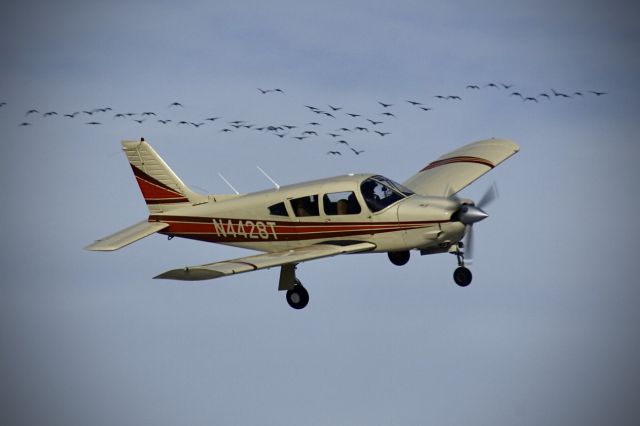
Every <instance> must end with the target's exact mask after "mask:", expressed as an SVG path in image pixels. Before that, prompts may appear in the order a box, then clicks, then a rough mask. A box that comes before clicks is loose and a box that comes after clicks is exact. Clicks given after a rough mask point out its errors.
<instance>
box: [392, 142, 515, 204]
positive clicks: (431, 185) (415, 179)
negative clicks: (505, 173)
mask: <svg viewBox="0 0 640 426" xmlns="http://www.w3.org/2000/svg"><path fill="white" fill-rule="evenodd" d="M519 150H520V147H519V146H518V145H517V144H516V143H514V142H512V141H509V140H504V139H487V140H482V141H479V142H474V143H471V144H469V145H465V146H463V147H462V148H459V149H456V150H455V151H452V152H450V153H448V154H445V155H443V156H442V157H440V158H438V159H437V160H436V161H434V162H432V163H429V164H427V165H426V166H425V167H424V168H423V169H422V170H420V171H419V172H418V173H416V174H415V175H413V176H412V177H410V178H409V179H408V180H407V181H405V182H404V183H403V185H404V186H406V187H407V188H409V189H411V190H413V191H415V192H416V193H418V194H421V195H427V196H438V197H441V196H445V197H448V196H451V195H454V194H455V193H457V192H459V191H461V190H462V189H464V188H465V187H467V186H468V185H469V184H471V183H473V182H474V181H475V180H476V179H478V178H479V177H480V176H482V175H484V174H485V173H487V172H488V171H490V170H491V169H493V168H494V167H496V166H497V165H498V164H500V163H502V162H503V161H504V160H506V159H508V158H509V157H511V156H512V155H514V154H515V153H517V152H518V151H519Z"/></svg>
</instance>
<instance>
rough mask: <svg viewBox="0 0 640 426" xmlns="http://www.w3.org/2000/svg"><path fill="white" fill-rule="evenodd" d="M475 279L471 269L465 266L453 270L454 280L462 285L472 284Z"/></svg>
mask: <svg viewBox="0 0 640 426" xmlns="http://www.w3.org/2000/svg"><path fill="white" fill-rule="evenodd" d="M472 279H473V275H472V274H471V271H470V270H469V269H467V268H465V267H464V266H460V267H459V268H457V269H456V270H455V271H453V280H454V281H455V282H456V284H458V285H459V286H460V287H466V286H468V285H469V284H471V280H472Z"/></svg>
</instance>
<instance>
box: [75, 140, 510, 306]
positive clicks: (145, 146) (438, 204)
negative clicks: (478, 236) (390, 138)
mask: <svg viewBox="0 0 640 426" xmlns="http://www.w3.org/2000/svg"><path fill="white" fill-rule="evenodd" d="M122 148H123V150H124V152H125V154H126V156H127V158H128V160H129V163H130V165H131V168H132V170H133V174H134V176H135V179H136V181H137V182H138V185H139V187H140V190H141V192H142V196H143V197H144V200H145V202H146V204H147V207H148V209H149V216H148V218H147V219H145V220H143V221H141V222H139V223H136V224H135V225H132V226H130V227H128V228H125V229H123V230H121V231H119V232H116V233H115V234H112V235H109V236H107V237H104V238H102V239H100V240H97V241H96V242H94V243H93V244H91V245H89V246H87V247H86V249H87V250H95V251H111V250H117V249H120V248H122V247H124V246H126V245H128V244H131V243H133V242H135V241H138V240H140V239H142V238H144V237H147V236H149V235H151V234H154V233H160V234H163V235H167V236H168V237H169V239H171V238H173V237H182V238H190V239H194V240H200V241H207V242H213V243H220V244H228V245H231V246H237V247H243V248H247V249H253V250H258V251H261V252H263V253H262V254H257V255H252V256H246V257H242V258H238V259H232V260H226V261H221V262H214V263H208V264H204V265H197V266H187V267H184V268H179V269H172V270H170V271H167V272H164V273H162V274H160V275H158V276H156V277H155V278H164V279H173V280H185V281H196V280H207V279H212V278H219V277H223V276H226V275H233V274H239V273H243V272H251V271H255V270H258V269H265V268H273V267H280V278H279V285H278V290H279V291H286V298H287V302H288V303H289V305H290V306H291V307H292V308H294V309H302V308H304V307H305V306H307V303H308V302H309V293H308V292H307V290H306V289H305V288H304V287H303V285H302V283H301V282H300V280H299V279H298V278H297V277H296V269H297V265H298V264H299V263H302V262H306V261H309V260H314V259H320V258H324V257H330V256H336V255H339V254H349V253H387V255H388V257H389V260H390V261H391V262H392V263H393V264H395V265H399V266H400V265H404V264H406V263H407V262H408V261H409V257H410V251H411V250H417V251H419V252H420V254H421V255H429V254H435V253H452V254H455V255H456V257H457V262H458V267H457V269H455V272H454V274H453V278H454V281H455V282H456V284H458V285H459V286H462V287H465V286H467V285H469V284H470V283H471V279H472V274H471V271H470V270H469V269H468V268H467V267H466V266H465V247H466V252H467V253H466V254H467V255H468V257H469V258H470V257H471V253H470V252H471V249H472V241H473V224H474V223H476V222H479V221H481V220H483V219H485V218H486V217H488V215H487V213H486V212H485V211H484V210H483V207H486V205H487V204H489V203H490V202H491V201H493V199H495V198H496V196H497V191H496V188H495V185H494V186H492V187H491V188H490V189H489V190H488V191H487V192H486V193H485V195H484V196H483V197H482V198H481V200H480V201H479V202H478V204H477V205H476V204H475V203H474V202H473V201H472V200H469V199H460V198H458V197H457V196H456V194H457V193H458V192H459V191H461V190H462V189H463V188H465V187H466V186H468V185H469V184H471V183H472V182H474V181H475V180H476V179H478V178H479V177H480V176H482V175H484V174H485V173H487V172H488V171H490V170H491V169H493V168H494V167H496V166H497V165H499V164H500V163H502V162H503V161H505V160H506V159H507V158H509V157H511V156H512V155H514V154H515V153H517V152H518V151H519V149H520V148H519V147H518V145H517V144H515V143H514V142H511V141H508V140H502V139H487V140H482V141H479V142H475V143H471V144H469V145H466V146H463V147H462V148H459V149H457V150H455V151H452V152H450V153H448V154H445V155H443V156H442V157H440V158H439V159H437V160H436V161H434V162H432V163H429V164H428V165H426V166H425V167H424V168H422V169H421V170H420V171H418V173H416V174H415V175H414V176H412V177H410V178H409V179H407V180H406V181H405V182H403V183H402V184H399V183H396V182H394V181H393V180H391V179H388V178H386V177H384V176H380V175H376V174H348V175H345V176H337V177H332V178H327V179H320V180H315V181H310V182H304V183H299V184H294V185H288V186H282V187H279V186H277V187H276V188H274V189H270V190H265V191H260V192H255V193H250V194H224V195H216V194H209V195H205V194H201V193H197V192H195V191H193V190H191V189H190V188H189V187H188V186H187V185H185V184H184V183H183V182H182V180H180V178H179V177H178V176H177V175H176V174H175V173H174V172H173V171H172V170H171V168H170V167H169V166H168V165H167V164H166V163H165V162H164V160H163V159H162V158H161V157H160V156H159V155H158V153H157V152H156V151H155V150H154V149H153V148H152V147H151V145H150V144H149V143H147V142H145V141H144V139H142V140H140V141H123V142H122ZM465 235H466V241H462V240H463V238H465Z"/></svg>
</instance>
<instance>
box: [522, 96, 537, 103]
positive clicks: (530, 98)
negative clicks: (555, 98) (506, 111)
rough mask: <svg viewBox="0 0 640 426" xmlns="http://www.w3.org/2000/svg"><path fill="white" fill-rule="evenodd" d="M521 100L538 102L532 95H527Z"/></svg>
mask: <svg viewBox="0 0 640 426" xmlns="http://www.w3.org/2000/svg"><path fill="white" fill-rule="evenodd" d="M522 101H523V102H526V101H531V102H535V103H538V100H537V99H536V98H534V97H532V96H528V97H526V98H524V99H523V100H522Z"/></svg>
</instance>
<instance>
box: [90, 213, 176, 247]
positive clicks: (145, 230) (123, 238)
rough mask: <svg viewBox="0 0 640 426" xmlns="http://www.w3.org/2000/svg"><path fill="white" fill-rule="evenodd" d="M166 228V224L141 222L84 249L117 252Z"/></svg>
mask: <svg viewBox="0 0 640 426" xmlns="http://www.w3.org/2000/svg"><path fill="white" fill-rule="evenodd" d="M168 226H169V224H168V223H163V222H148V221H146V220H143V221H140V222H138V223H136V224H135V225H131V226H129V227H128V228H125V229H123V230H121V231H118V232H116V233H115V234H111V235H109V236H106V237H104V238H101V239H99V240H97V241H96V242H95V243H93V244H90V245H88V246H87V247H85V249H86V250H91V251H112V250H117V249H119V248H122V247H124V246H126V245H129V244H131V243H133V242H136V241H138V240H140V239H142V238H144V237H148V236H149V235H151V234H154V233H156V232H158V231H161V230H163V229H164V228H167V227H168Z"/></svg>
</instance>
